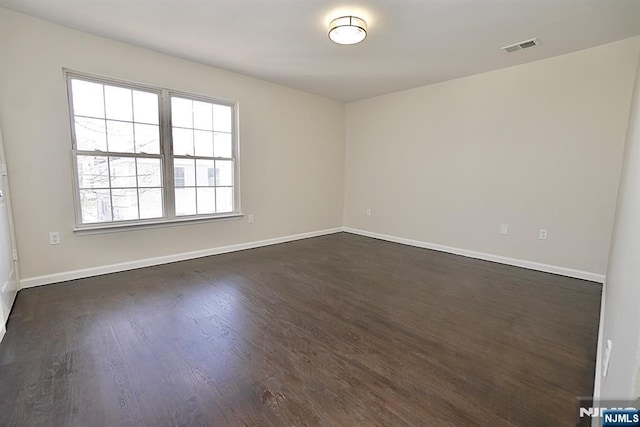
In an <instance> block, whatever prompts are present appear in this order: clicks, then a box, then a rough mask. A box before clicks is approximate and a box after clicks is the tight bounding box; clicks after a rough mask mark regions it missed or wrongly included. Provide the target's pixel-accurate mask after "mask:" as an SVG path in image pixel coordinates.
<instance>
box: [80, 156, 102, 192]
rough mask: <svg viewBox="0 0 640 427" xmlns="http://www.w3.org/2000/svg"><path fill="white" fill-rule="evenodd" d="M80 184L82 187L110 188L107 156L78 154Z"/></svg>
mask: <svg viewBox="0 0 640 427" xmlns="http://www.w3.org/2000/svg"><path fill="white" fill-rule="evenodd" d="M78 184H79V186H80V188H109V173H108V170H107V158H106V157H103V156H78Z"/></svg>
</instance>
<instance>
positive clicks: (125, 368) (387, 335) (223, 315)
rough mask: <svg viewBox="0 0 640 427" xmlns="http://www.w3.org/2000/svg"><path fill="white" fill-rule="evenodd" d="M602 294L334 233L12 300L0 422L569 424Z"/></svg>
mask: <svg viewBox="0 0 640 427" xmlns="http://www.w3.org/2000/svg"><path fill="white" fill-rule="evenodd" d="M600 292H601V286H600V285H599V284H595V283H592V282H586V281H581V280H575V279H570V278H566V277H561V276H555V275H552V274H546V273H540V272H534V271H530V270H525V269H520V268H515V267H509V266H504V265H500V264H495V263H490V262H486V261H479V260H474V259H469V258H464V257H460V256H455V255H449V254H444V253H439V252H434V251H429V250H424V249H418V248H413V247H408V246H402V245H398V244H394V243H388V242H383V241H379V240H375V239H369V238H366V237H360V236H355V235H350V234H345V233H340V234H334V235H330V236H323V237H318V238H313V239H307V240H301V241H296V242H291V243H285V244H281V245H276V246H270V247H265V248H260V249H253V250H247V251H243V252H236V253H231V254H226V255H218V256H214V257H207V258H201V259H197V260H191V261H185V262H179V263H174V264H168V265H163V266H157V267H151V268H144V269H140V270H134V271H129V272H123V273H117V274H110V275H105V276H100V277H95V278H89V279H83V280H76V281H72V282H67V283H60V284H56V285H49V286H43V287H39V288H32V289H26V290H23V291H21V292H20V293H19V295H18V298H17V300H16V303H15V306H14V309H13V312H12V314H11V318H10V321H9V324H8V330H7V334H6V336H5V338H4V340H3V342H2V343H1V344H0V425H1V426H40V425H42V426H56V427H57V426H83V427H85V426H92V427H96V426H109V427H115V426H153V427H159V426H174V425H175V426H236V425H238V426H244V425H247V426H262V425H265V426H304V425H323V426H356V425H367V426H372V425H386V426H402V425H410V426H492V427H496V426H507V425H518V426H525V425H531V426H545V427H549V426H556V425H558V426H561V425H562V426H570V425H575V421H576V418H575V414H576V397H577V396H586V395H590V394H591V391H592V387H593V372H594V366H595V352H596V339H597V329H598V316H599V305H600Z"/></svg>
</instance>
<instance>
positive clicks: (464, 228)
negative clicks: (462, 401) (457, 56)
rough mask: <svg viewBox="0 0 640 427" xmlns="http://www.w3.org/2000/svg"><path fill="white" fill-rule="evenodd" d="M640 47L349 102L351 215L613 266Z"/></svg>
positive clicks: (427, 235)
mask: <svg viewBox="0 0 640 427" xmlns="http://www.w3.org/2000/svg"><path fill="white" fill-rule="evenodd" d="M639 49H640V38H637V37H636V38H633V39H627V40H624V41H620V42H616V43H612V44H609V45H604V46H600V47H596V48H593V49H588V50H584V51H580V52H576V53H572V54H569V55H563V56H559V57H555V58H551V59H547V60H543V61H538V62H534V63H529V64H525V65H520V66H516V67H512V68H508V69H503V70H498V71H493V72H489V73H485V74H480V75H475V76H471V77H466V78H462V79H458V80H453V81H448V82H444V83H439V84H434V85H430V86H425V87H421V88H417V89H412V90H407V91H403V92H398V93H394V94H390V95H385V96H381V97H377V98H372V99H368V100H363V101H358V102H353V103H350V104H347V140H346V144H347V153H346V188H345V214H344V222H345V226H346V227H350V228H355V229H361V230H366V231H369V232H375V233H380V234H385V235H390V236H396V237H401V238H408V239H413V240H416V241H420V242H428V243H433V244H439V245H444V246H448V247H453V248H461V249H465V250H469V251H477V252H481V253H484V254H492V255H498V256H504V257H510V258H515V259H519V260H526V261H531V262H537V263H542V264H546V265H551V266H560V267H564V268H568V269H573V270H578V271H581V272H587V273H594V274H595V275H602V274H604V272H605V269H606V264H607V255H608V249H609V242H610V238H611V229H612V224H613V218H614V210H615V203H616V194H617V187H618V180H619V172H620V165H621V161H622V153H623V146H624V141H625V134H626V129H627V119H628V115H629V103H630V98H631V92H632V87H633V79H634V73H635V63H636V59H637V57H638V50H639ZM516 54H518V53H516ZM367 208H370V209H371V210H372V215H371V216H366V215H365V212H366V209H367ZM501 223H507V224H509V226H510V234H509V235H508V236H500V235H499V227H500V224H501ZM539 228H547V229H548V230H549V238H548V240H546V241H541V240H538V229H539Z"/></svg>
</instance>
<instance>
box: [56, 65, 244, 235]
mask: <svg viewBox="0 0 640 427" xmlns="http://www.w3.org/2000/svg"><path fill="white" fill-rule="evenodd" d="M68 84H69V94H70V107H71V114H72V127H73V136H74V138H73V153H74V161H75V169H76V171H77V175H76V191H77V212H78V215H77V216H78V218H77V223H78V226H79V227H82V226H83V225H92V224H93V225H95V224H105V223H119V222H124V223H130V222H134V223H135V222H140V223H144V222H148V221H153V222H157V221H158V220H163V219H167V220H170V219H172V218H177V217H185V218H188V217H201V216H206V217H215V216H216V215H223V214H227V215H228V214H234V213H237V210H236V209H237V206H238V202H237V191H236V190H237V189H236V186H235V176H236V173H237V171H236V168H237V159H236V157H235V151H236V150H235V145H234V141H235V128H234V126H235V125H234V123H235V120H234V110H235V109H234V105H233V104H231V103H222V102H219V101H214V100H210V99H206V98H202V97H192V96H185V95H184V94H176V93H173V92H170V91H168V90H166V89H156V88H148V87H141V86H139V85H133V84H131V85H129V84H126V83H121V82H111V81H109V80H104V81H103V80H101V79H95V78H92V77H85V76H80V75H76V74H72V73H69V74H68ZM163 99H164V100H168V101H166V102H163ZM163 117H167V118H170V122H169V120H167V119H164V120H163V119H162V118H163ZM165 129H167V130H166V131H165ZM165 135H166V137H165Z"/></svg>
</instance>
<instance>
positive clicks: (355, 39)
mask: <svg viewBox="0 0 640 427" xmlns="http://www.w3.org/2000/svg"><path fill="white" fill-rule="evenodd" d="M365 37H367V23H366V22H365V21H364V19H362V18H358V17H357V16H341V17H339V18H336V19H334V20H333V21H331V23H330V24H329V38H330V39H331V40H332V41H333V42H335V43H338V44H356V43H360V42H361V41H362V40H364V39H365Z"/></svg>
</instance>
